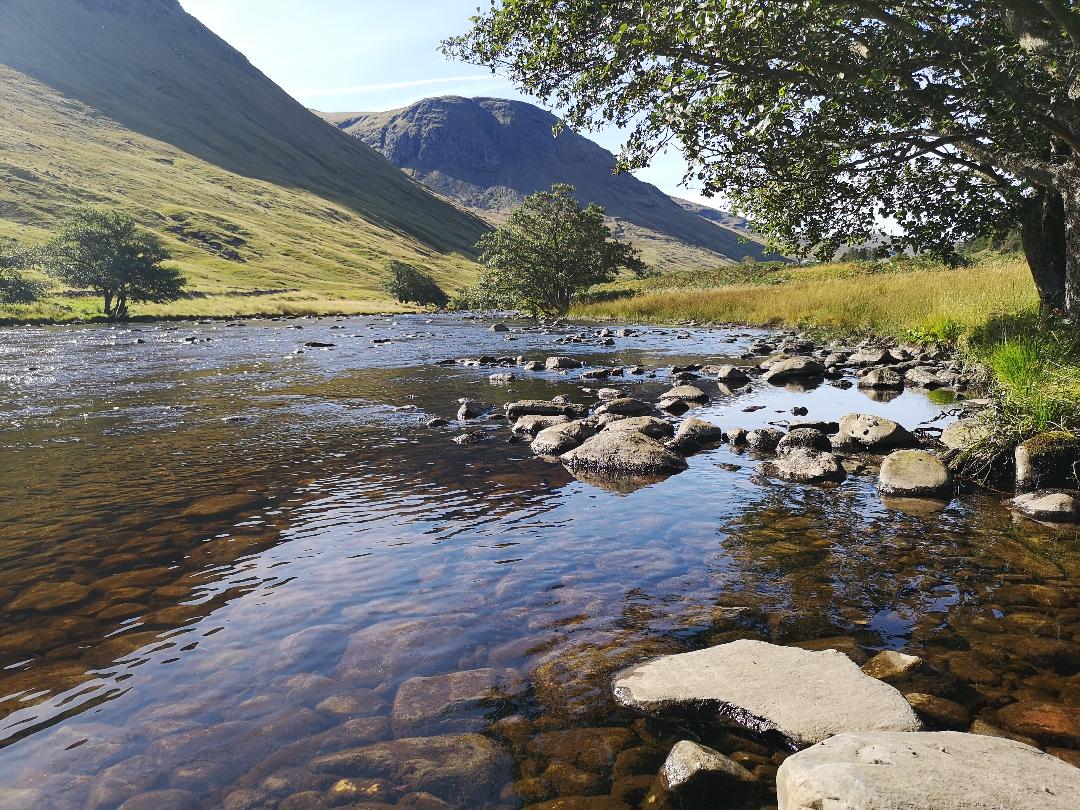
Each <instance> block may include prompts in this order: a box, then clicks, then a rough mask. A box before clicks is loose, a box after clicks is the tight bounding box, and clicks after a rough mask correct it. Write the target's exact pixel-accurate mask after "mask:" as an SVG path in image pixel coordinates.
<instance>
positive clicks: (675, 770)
mask: <svg viewBox="0 0 1080 810" xmlns="http://www.w3.org/2000/svg"><path fill="white" fill-rule="evenodd" d="M660 778H661V779H663V783H664V787H665V788H666V789H667V790H671V791H678V790H682V789H683V788H686V787H690V786H692V785H693V783H694V782H697V781H702V780H704V779H719V780H729V781H736V782H753V781H754V780H755V777H754V775H753V774H752V773H750V771H748V770H746V768H744V767H743V766H742V765H740V764H739V763H738V762H735V761H734V760H732V759H728V758H727V757H725V756H724V755H723V754H721V753H720V752H719V751H714V750H713V749H711V748H706V747H705V746H704V745H698V744H697V743H695V742H690V741H689V740H683V741H682V742H677V743H675V745H674V747H673V748H672V749H671V753H669V754H668V757H667V759H666V760H665V761H664V767H662V768H661V769H660Z"/></svg>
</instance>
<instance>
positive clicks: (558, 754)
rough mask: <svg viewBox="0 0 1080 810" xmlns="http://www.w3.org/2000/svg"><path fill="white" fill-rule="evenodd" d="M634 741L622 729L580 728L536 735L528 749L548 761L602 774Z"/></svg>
mask: <svg viewBox="0 0 1080 810" xmlns="http://www.w3.org/2000/svg"><path fill="white" fill-rule="evenodd" d="M633 742H634V734H633V732H631V731H630V730H629V729H625V728H582V729H570V730H567V731H549V732H547V733H544V734H538V735H537V736H536V737H535V738H534V739H533V741H532V742H531V743H529V746H528V750H529V751H530V753H534V754H539V755H540V756H542V757H546V758H547V759H549V760H562V761H564V762H569V763H571V764H572V765H574V766H575V767H578V768H581V769H583V770H587V771H602V770H605V769H607V768H610V767H611V766H612V765H614V764H615V757H616V756H618V754H619V753H620V752H621V751H624V750H625V749H627V748H629V747H630V746H631V745H632V744H633Z"/></svg>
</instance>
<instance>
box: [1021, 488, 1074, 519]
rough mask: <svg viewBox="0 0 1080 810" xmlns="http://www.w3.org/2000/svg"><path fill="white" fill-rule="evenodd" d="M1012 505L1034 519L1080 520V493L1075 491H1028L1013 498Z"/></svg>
mask: <svg viewBox="0 0 1080 810" xmlns="http://www.w3.org/2000/svg"><path fill="white" fill-rule="evenodd" d="M1012 507H1013V509H1015V510H1016V511H1017V512H1019V513H1020V514H1022V515H1027V516H1028V517H1029V518H1032V519H1034V520H1044V521H1047V522H1050V523H1078V522H1080V494H1078V493H1076V492H1063V491H1058V492H1055V491H1047V490H1042V491H1039V492H1029V493H1027V494H1025V495H1018V496H1017V497H1015V498H1013V499H1012Z"/></svg>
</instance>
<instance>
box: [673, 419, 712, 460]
mask: <svg viewBox="0 0 1080 810" xmlns="http://www.w3.org/2000/svg"><path fill="white" fill-rule="evenodd" d="M723 440H724V430H723V428H721V427H718V426H717V425H714V424H713V423H712V422H706V421H705V420H704V419H698V418H697V417H694V416H691V417H690V418H689V419H686V420H684V421H683V423H682V424H681V425H679V430H678V432H676V434H675V439H674V441H672V442H671V447H672V448H673V449H675V450H677V451H678V452H680V453H695V452H697V451H698V450H700V449H701V448H703V447H706V446H708V445H710V444H720V443H721V442H722V441H723Z"/></svg>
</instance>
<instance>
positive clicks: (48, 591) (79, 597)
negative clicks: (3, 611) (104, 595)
mask: <svg viewBox="0 0 1080 810" xmlns="http://www.w3.org/2000/svg"><path fill="white" fill-rule="evenodd" d="M91 593H92V591H91V589H90V588H88V587H86V586H85V585H80V584H79V583H77V582H39V583H37V584H36V585H31V586H30V587H29V588H27V589H26V590H25V591H23V592H22V593H20V594H19V595H18V596H16V597H15V598H14V599H13V600H12V601H11V602H10V603H9V604H8V606H7V609H8V610H35V611H38V612H39V613H45V612H48V611H50V610H57V609H59V608H64V607H70V606H71V605H77V604H78V603H79V602H82V601H83V600H85V599H86V598H88V597H89V596H90V594H91Z"/></svg>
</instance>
